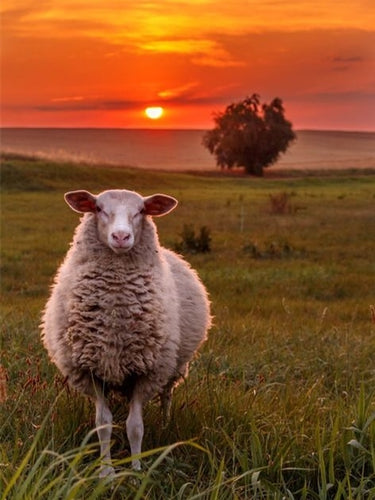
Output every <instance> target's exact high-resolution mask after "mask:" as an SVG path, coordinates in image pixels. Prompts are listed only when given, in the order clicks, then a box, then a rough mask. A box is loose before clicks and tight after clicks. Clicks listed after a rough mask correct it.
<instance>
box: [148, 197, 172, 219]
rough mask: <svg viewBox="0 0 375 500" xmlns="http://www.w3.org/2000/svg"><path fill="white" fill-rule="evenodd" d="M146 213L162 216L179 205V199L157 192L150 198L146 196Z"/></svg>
mask: <svg viewBox="0 0 375 500" xmlns="http://www.w3.org/2000/svg"><path fill="white" fill-rule="evenodd" d="M144 203H145V213H146V214H147V215H153V216H160V215H166V214H167V213H168V212H170V211H171V210H173V209H174V208H175V206H176V205H177V200H175V199H174V198H172V197H171V196H166V195H162V194H155V195H154V196H150V197H149V198H145V200H144Z"/></svg>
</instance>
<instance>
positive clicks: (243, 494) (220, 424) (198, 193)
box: [0, 155, 375, 500]
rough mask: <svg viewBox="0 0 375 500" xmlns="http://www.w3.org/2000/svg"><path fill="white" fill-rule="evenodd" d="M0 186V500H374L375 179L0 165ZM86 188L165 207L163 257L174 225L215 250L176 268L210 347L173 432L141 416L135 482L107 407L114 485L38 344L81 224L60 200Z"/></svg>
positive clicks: (174, 237) (88, 417)
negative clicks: (203, 299)
mask: <svg viewBox="0 0 375 500" xmlns="http://www.w3.org/2000/svg"><path fill="white" fill-rule="evenodd" d="M1 176H2V177H1V178H2V181H1V185H2V194H1V218H2V245H1V254H2V261H1V292H2V299H3V300H2V305H1V310H2V323H1V324H2V334H1V337H0V350H1V362H0V363H1V366H0V399H1V398H2V402H1V403H0V436H1V438H0V498H3V499H5V498H6V499H17V500H18V499H31V498H32V499H39V498H40V499H45V498H48V499H55V498H56V499H58V498H59V499H60V498H72V499H85V500H86V499H94V498H114V499H115V498H129V499H134V498H139V499H143V498H145V499H146V498H147V499H160V498H168V499H190V498H201V499H219V500H221V499H233V498H234V499H241V500H242V499H247V498H248V499H252V498H254V499H263V498H264V499H268V498H269V499H282V498H287V499H362V498H363V499H371V498H375V397H374V395H375V369H374V352H375V285H374V284H375V267H374V252H375V250H374V234H375V217H374V214H375V210H374V208H375V174H374V173H371V172H367V175H358V174H355V173H352V174H350V173H346V175H342V174H340V173H331V175H326V176H324V177H320V176H315V177H298V176H297V177H293V178H279V179H277V178H272V177H271V178H268V179H253V178H246V177H239V176H232V177H231V176H212V177H210V176H203V175H187V174H175V173H158V172H148V171H140V170H136V169H126V168H116V167H106V168H99V167H90V166H87V165H83V164H77V165H74V164H69V163H52V162H48V161H42V160H38V159H31V158H22V157H17V156H12V155H4V156H3V158H2V166H1ZM80 188H83V189H88V190H92V191H93V192H99V191H101V190H103V189H107V188H126V189H134V190H137V191H139V192H141V193H143V194H145V195H148V194H152V193H154V192H165V193H167V194H171V195H173V196H175V197H176V198H178V199H179V201H180V204H179V206H178V208H177V209H176V210H175V211H174V212H173V213H172V214H170V215H168V216H166V217H163V218H160V219H158V220H157V225H158V228H159V233H160V238H161V241H162V243H163V244H164V245H165V246H168V247H172V248H173V247H174V246H175V245H176V244H177V243H178V242H180V240H181V236H180V234H181V232H182V231H183V228H184V225H186V224H193V226H194V229H195V230H197V231H198V230H199V229H200V228H201V227H202V226H207V227H208V228H209V230H210V232H211V233H210V234H211V237H212V250H211V252H210V253H206V254H199V253H197V254H186V258H187V260H189V261H190V262H191V264H192V265H193V266H194V267H195V268H196V269H197V270H198V271H199V274H200V276H201V277H202V279H203V281H204V283H205V284H206V286H207V288H208V290H209V292H210V296H211V300H212V308H213V314H214V316H215V321H214V327H213V328H212V330H211V333H210V338H209V341H208V342H207V343H206V345H205V346H204V348H203V349H202V350H201V352H200V355H199V357H198V358H197V359H196V360H195V362H194V363H193V366H192V368H191V373H190V376H189V378H188V379H187V381H186V382H185V383H183V384H182V385H181V386H180V387H179V388H178V389H177V390H176V392H175V397H174V403H173V407H172V420H171V423H170V425H169V427H168V428H167V429H165V430H163V429H161V427H160V418H159V409H158V405H157V404H156V402H152V403H150V404H149V405H148V407H147V408H146V411H145V429H146V434H145V439H144V446H143V449H144V450H145V452H147V450H152V453H145V457H144V460H143V464H144V469H143V471H142V472H141V473H137V474H135V473H132V472H131V471H130V470H129V450H128V444H127V440H126V434H125V430H124V429H125V419H126V405H125V404H124V403H123V402H122V401H119V400H117V399H115V398H114V399H113V401H112V406H113V408H115V411H114V422H115V424H116V425H117V427H116V429H115V431H114V444H113V455H114V458H115V461H116V468H117V470H118V475H117V476H116V478H115V479H114V481H113V483H112V484H108V483H106V482H103V481H98V480H97V476H96V473H95V467H97V458H98V447H97V442H96V435H95V433H91V434H90V431H91V430H92V429H93V427H94V425H95V424H94V408H93V405H92V404H91V403H90V402H87V401H86V400H84V399H83V398H82V397H81V396H79V395H77V394H75V393H74V392H72V391H71V390H69V389H68V388H67V387H65V386H64V384H63V381H62V380H61V378H60V376H59V375H58V374H57V372H56V370H55V368H54V366H53V365H52V364H51V363H49V361H48V359H47V355H46V353H45V352H44V350H43V348H42V346H41V343H40V340H39V329H38V325H39V322H40V313H41V310H42V308H43V305H44V303H45V301H46V299H47V296H48V290H49V286H50V284H51V280H52V278H53V275H54V273H55V270H56V268H57V266H58V264H59V263H60V262H61V260H62V258H63V256H64V254H65V252H66V250H67V248H68V246H69V242H70V240H71V237H72V233H73V230H74V227H75V226H76V224H77V222H78V215H77V214H74V213H73V212H72V211H70V210H69V208H68V207H67V206H66V205H65V203H64V201H63V193H64V192H65V191H68V190H72V189H80ZM5 379H6V380H5ZM5 390H6V393H7V394H5ZM131 476H137V480H134V479H132V480H129V477H131ZM1 495H2V496H1Z"/></svg>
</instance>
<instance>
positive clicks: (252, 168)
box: [245, 163, 264, 177]
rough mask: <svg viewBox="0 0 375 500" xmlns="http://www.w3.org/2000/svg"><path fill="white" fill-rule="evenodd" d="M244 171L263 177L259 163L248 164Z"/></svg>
mask: <svg viewBox="0 0 375 500" xmlns="http://www.w3.org/2000/svg"><path fill="white" fill-rule="evenodd" d="M245 170H246V172H247V173H248V174H251V175H255V176H256V177H263V173H264V172H263V167H262V165H260V164H259V163H248V164H247V165H245Z"/></svg>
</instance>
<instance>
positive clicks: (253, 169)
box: [203, 94, 296, 176]
mask: <svg viewBox="0 0 375 500" xmlns="http://www.w3.org/2000/svg"><path fill="white" fill-rule="evenodd" d="M214 121H215V124H216V126H215V128H214V129H213V130H209V131H207V132H206V133H205V134H204V136H203V145H204V146H205V147H206V148H207V149H208V150H209V151H210V153H211V154H214V155H215V156H216V164H217V165H218V166H219V167H221V168H225V167H227V168H229V169H231V168H233V167H244V168H245V171H246V172H247V173H248V174H253V175H258V176H261V175H263V168H264V167H268V166H270V165H273V164H274V163H275V162H276V161H277V160H278V159H279V156H280V153H285V151H286V150H287V149H288V146H289V145H290V143H291V142H292V141H293V140H294V139H295V138H296V135H295V133H294V131H293V129H292V124H291V122H289V121H288V120H286V118H285V116H284V107H283V103H282V100H281V99H279V98H278V97H276V98H275V99H273V101H272V102H271V104H262V105H261V104H260V98H259V96H258V95H257V94H253V95H252V96H251V97H247V98H246V99H244V100H243V101H240V102H236V103H233V104H230V105H229V106H227V108H226V110H225V111H224V112H221V113H217V114H216V116H215V117H214Z"/></svg>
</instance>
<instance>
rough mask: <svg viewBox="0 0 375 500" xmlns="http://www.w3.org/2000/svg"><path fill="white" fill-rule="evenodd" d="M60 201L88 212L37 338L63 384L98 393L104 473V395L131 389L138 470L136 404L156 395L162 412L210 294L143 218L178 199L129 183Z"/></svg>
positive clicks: (107, 423) (107, 417)
mask: <svg viewBox="0 0 375 500" xmlns="http://www.w3.org/2000/svg"><path fill="white" fill-rule="evenodd" d="M65 200H66V202H67V203H68V205H69V206H70V207H71V208H72V209H73V210H74V211H76V212H80V213H85V215H84V216H83V217H82V219H81V222H80V224H79V225H78V227H77V229H76V231H75V235H74V239H73V242H72V245H71V248H70V250H69V251H68V253H67V255H66V257H65V260H64V262H63V264H62V265H61V267H60V269H59V271H58V273H57V275H56V277H55V281H54V285H53V287H52V292H51V296H50V298H49V300H48V302H47V304H46V307H45V311H44V314H43V323H42V339H43V343H44V345H45V347H46V349H47V350H48V353H49V355H50V357H51V359H52V361H53V362H54V363H55V364H56V366H57V367H58V368H59V370H60V371H61V373H62V374H63V375H64V376H65V377H67V379H68V381H69V383H70V384H71V385H72V386H73V387H75V388H76V389H78V390H79V391H81V392H83V393H84V394H86V395H88V396H90V397H91V398H93V399H94V400H95V404H96V428H97V432H98V437H99V442H100V450H101V456H102V458H103V461H104V463H103V465H102V467H101V471H100V476H102V477H103V476H106V475H111V474H113V468H112V466H111V455H110V439H111V433H112V414H111V411H110V409H109V407H108V402H107V399H106V394H107V392H108V391H109V390H117V391H120V392H122V393H124V394H125V395H127V396H128V398H129V401H130V403H129V415H128V418H127V421H126V430H127V436H128V439H129V443H130V449H131V454H132V456H134V458H133V459H132V466H133V468H134V469H137V470H139V469H140V460H139V457H137V455H139V454H140V453H141V444H142V438H143V431H144V428H143V417H142V410H143V405H144V404H145V403H146V402H147V401H149V400H150V399H151V398H153V397H154V396H155V395H160V398H161V404H162V410H163V415H164V417H165V418H168V416H169V412H170V405H171V395H172V391H173V388H174V387H175V385H176V383H177V382H178V381H179V380H180V379H181V377H183V376H185V375H186V374H187V369H188V364H189V362H190V360H191V359H192V357H193V355H194V353H195V351H196V350H197V348H198V347H199V346H200V344H202V342H203V341H204V340H205V339H206V335H207V331H208V329H209V327H210V324H211V317H210V306H209V300H208V297H207V293H206V290H205V288H204V286H203V284H202V283H201V281H200V279H199V278H198V276H197V274H196V273H195V271H194V270H192V269H191V267H190V266H189V265H188V264H187V263H186V262H185V261H184V260H182V258H181V257H179V256H178V255H176V254H175V253H174V252H172V251H170V250H167V249H165V248H163V247H162V246H161V245H160V244H159V240H158V235H157V230H156V226H155V224H154V223H153V221H152V219H151V217H150V216H161V215H165V214H167V213H168V212H170V211H171V210H173V209H174V208H175V207H176V205H177V200H175V199H174V198H172V197H170V196H167V195H163V194H156V195H153V196H148V197H142V196H140V195H139V194H137V193H135V192H132V191H127V190H111V191H104V192H103V193H100V194H99V195H97V196H95V195H93V194H91V193H89V192H87V191H71V192H68V193H66V194H65Z"/></svg>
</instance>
